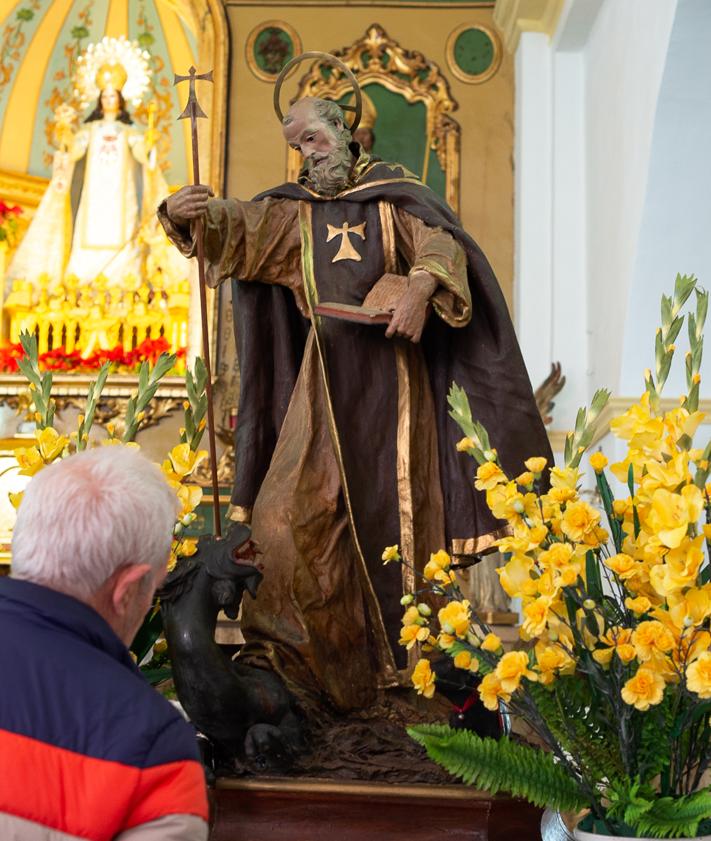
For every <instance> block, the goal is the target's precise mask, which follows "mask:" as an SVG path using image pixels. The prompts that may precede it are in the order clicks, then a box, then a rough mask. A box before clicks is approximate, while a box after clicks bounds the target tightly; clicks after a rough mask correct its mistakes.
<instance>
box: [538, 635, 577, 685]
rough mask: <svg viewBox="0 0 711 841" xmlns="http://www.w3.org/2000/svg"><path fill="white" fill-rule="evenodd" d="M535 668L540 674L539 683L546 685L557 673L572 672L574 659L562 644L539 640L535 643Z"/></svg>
mask: <svg viewBox="0 0 711 841" xmlns="http://www.w3.org/2000/svg"><path fill="white" fill-rule="evenodd" d="M535 668H536V670H537V671H538V672H539V674H540V677H539V681H540V683H542V684H543V685H544V686H548V685H549V684H551V683H553V681H554V680H555V678H556V677H557V676H558V675H559V674H572V673H573V672H574V671H575V660H573V658H572V657H571V656H570V654H568V652H567V651H566V650H565V649H564V648H563V647H562V646H560V645H547V644H545V643H542V642H539V643H538V644H537V645H536V666H535Z"/></svg>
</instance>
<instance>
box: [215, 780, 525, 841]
mask: <svg viewBox="0 0 711 841" xmlns="http://www.w3.org/2000/svg"><path fill="white" fill-rule="evenodd" d="M211 794H212V798H213V813H214V814H213V826H212V832H211V835H210V841H254V839H259V838H263V839H269V841H334V839H337V841H365V840H366V839H367V840H368V841H432V839H434V838H437V839H442V841H529V839H530V841H534V839H540V837H541V834H540V824H541V810H539V809H537V808H535V807H534V806H531V805H529V804H528V803H526V802H524V801H521V800H513V799H511V798H508V797H491V796H490V795H488V794H486V793H485V792H481V791H476V790H474V789H471V788H468V787H465V786H423V785H416V786H408V785H387V784H381V783H350V782H337V781H317V780H309V781H304V780H301V781H295V780H286V779H283V780H281V779H270V780H265V779H261V780H255V779H250V780H236V779H220V780H218V782H217V787H216V788H215V790H214V791H212V792H211Z"/></svg>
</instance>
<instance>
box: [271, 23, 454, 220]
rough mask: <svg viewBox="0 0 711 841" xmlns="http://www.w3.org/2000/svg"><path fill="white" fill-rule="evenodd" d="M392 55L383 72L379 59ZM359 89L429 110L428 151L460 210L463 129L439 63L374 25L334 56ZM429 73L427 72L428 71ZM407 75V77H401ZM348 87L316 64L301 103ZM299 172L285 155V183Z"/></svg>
mask: <svg viewBox="0 0 711 841" xmlns="http://www.w3.org/2000/svg"><path fill="white" fill-rule="evenodd" d="M383 54H385V55H386V56H388V59H389V60H388V62H387V65H388V66H387V67H383V64H382V62H381V56H383ZM333 55H335V56H336V57H337V58H339V59H340V60H341V61H342V62H343V63H344V64H345V65H346V66H347V67H348V68H349V69H350V70H352V71H353V73H354V74H355V76H356V78H357V79H358V82H359V83H360V84H361V85H367V84H368V83H370V82H376V83H378V84H380V85H382V86H383V87H384V88H387V89H388V90H389V91H392V92H393V93H398V94H400V95H401V96H403V97H404V98H405V100H406V101H407V102H422V103H423V104H424V105H425V108H426V111H427V134H428V138H429V141H428V146H429V148H431V149H432V148H433V149H434V150H435V152H436V153H437V158H438V160H439V162H440V165H441V166H442V169H443V170H444V174H445V185H446V188H445V189H446V195H445V198H446V199H447V202H448V203H449V204H450V206H451V207H452V208H453V209H454V210H455V211H457V212H458V211H459V168H460V133H461V130H460V126H459V123H457V122H456V120H454V119H453V118H452V117H451V116H450V113H451V112H452V111H456V110H457V108H458V107H459V106H458V104H457V102H455V100H454V99H453V98H452V96H451V93H450V90H449V82H448V81H447V78H446V77H445V76H444V75H443V74H442V72H441V70H440V68H439V67H438V65H437V64H435V63H434V62H433V61H430V60H429V59H427V58H425V56H424V55H423V54H422V53H420V52H416V51H415V50H406V49H404V48H403V47H401V46H400V44H398V43H397V41H395V40H393V39H392V38H390V37H389V36H388V34H387V33H386V32H385V30H384V29H383V27H382V26H380V25H379V24H377V23H373V24H371V25H370V26H369V27H368V29H367V30H366V32H365V34H364V36H363V37H362V38H360V39H358V40H357V41H354V42H353V44H351V45H350V46H348V47H345V48H343V49H341V50H337V51H335V52H333ZM425 71H426V72H425ZM403 76H404V77H405V78H403ZM349 88H350V83H349V82H348V80H347V79H346V78H345V76H343V75H341V76H339V77H338V78H336V79H335V80H334V81H333V82H328V81H326V80H324V78H323V76H322V75H321V73H320V72H319V64H318V62H315V63H314V65H313V66H312V67H311V69H310V70H309V72H308V73H307V74H306V75H305V76H304V77H303V78H302V79H301V80H300V82H299V87H298V92H297V95H296V98H297V99H300V98H301V97H304V96H315V97H319V96H320V97H328V98H330V99H338V98H339V97H340V96H342V95H343V94H344V93H345V92H346V91H347V90H348V89H349ZM300 168H301V157H300V155H299V153H298V152H296V151H295V150H293V149H291V148H290V149H289V150H288V152H287V178H288V179H289V180H290V181H295V180H296V178H297V176H298V174H299V170H300Z"/></svg>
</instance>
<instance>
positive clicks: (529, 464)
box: [524, 456, 548, 475]
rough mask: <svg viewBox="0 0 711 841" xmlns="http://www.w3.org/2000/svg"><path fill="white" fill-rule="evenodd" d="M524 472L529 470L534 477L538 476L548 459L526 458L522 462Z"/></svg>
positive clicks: (540, 457)
mask: <svg viewBox="0 0 711 841" xmlns="http://www.w3.org/2000/svg"><path fill="white" fill-rule="evenodd" d="M524 464H525V466H526V470H530V471H531V473H533V474H534V475H540V474H541V473H543V471H544V470H545V468H546V465H547V464H548V459H546V458H543V457H542V456H535V457H534V458H527V459H526V461H525V462H524Z"/></svg>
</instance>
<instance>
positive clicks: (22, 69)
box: [0, 0, 233, 401]
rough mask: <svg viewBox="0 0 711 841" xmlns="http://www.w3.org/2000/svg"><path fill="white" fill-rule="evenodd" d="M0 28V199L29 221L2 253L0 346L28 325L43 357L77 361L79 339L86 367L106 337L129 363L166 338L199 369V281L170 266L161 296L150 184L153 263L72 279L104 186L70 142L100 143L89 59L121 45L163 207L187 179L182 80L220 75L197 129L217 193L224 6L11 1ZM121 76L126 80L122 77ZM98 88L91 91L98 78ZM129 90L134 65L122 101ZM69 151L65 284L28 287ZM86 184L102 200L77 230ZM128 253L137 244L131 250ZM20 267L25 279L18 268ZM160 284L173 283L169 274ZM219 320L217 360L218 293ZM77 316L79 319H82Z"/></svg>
mask: <svg viewBox="0 0 711 841" xmlns="http://www.w3.org/2000/svg"><path fill="white" fill-rule="evenodd" d="M0 20H2V21H3V22H4V24H3V29H2V36H0V39H1V42H0V199H2V201H3V202H5V203H6V204H7V205H17V206H18V208H19V209H21V211H22V213H21V215H20V216H19V217H18V219H17V229H16V236H14V237H13V238H12V240H8V241H7V242H4V243H3V244H2V246H0V251H1V253H0V258H2V260H1V262H2V263H3V264H4V265H3V266H2V268H3V269H4V270H5V272H7V278H6V281H5V283H4V287H5V288H4V294H3V303H4V312H3V318H2V334H3V335H2V340H3V342H4V343H5V345H7V344H8V343H9V342H10V343H12V342H16V341H17V338H18V333H19V330H20V329H22V328H25V329H29V330H30V331H32V332H36V333H37V335H38V339H39V343H40V351H43V350H44V351H52V350H60V351H61V350H66V351H68V352H71V351H72V350H73V347H70V345H73V344H74V342H75V341H76V343H77V350H78V351H81V352H82V357H85V356H86V357H88V356H89V354H90V353H91V351H92V350H93V349H95V348H96V347H98V343H100V342H103V344H104V345H106V342H107V341H109V340H110V341H111V342H112V343H113V342H115V341H116V340H118V341H119V344H122V345H123V350H124V351H127V352H128V351H131V349H132V347H135V346H136V345H137V344H139V343H140V342H141V341H142V340H145V339H149V338H157V337H158V336H160V337H161V338H164V339H165V340H166V342H167V343H168V344H169V345H170V348H171V350H173V351H175V350H178V349H182V352H183V353H184V358H187V359H188V360H189V359H191V358H192V357H193V356H194V355H195V354H196V353H198V352H199V348H200V342H201V335H200V327H199V317H198V315H199V314H198V310H197V306H196V304H197V294H196V279H195V274H196V273H195V271H194V267H191V266H190V264H188V263H186V262H185V261H182V263H183V264H184V265H185V267H186V268H185V269H183V268H182V266H181V263H180V261H181V260H182V258H178V259H177V260H176V256H178V255H177V252H176V255H175V256H172V258H171V259H172V264H173V265H174V266H177V271H178V272H180V274H181V280H180V282H178V279H177V276H176V278H174V279H173V281H174V282H172V285H169V284H168V283H167V282H164V283H162V284H161V283H160V282H159V283H158V285H157V286H156V283H155V278H156V277H157V275H156V272H155V266H156V265H157V263H158V261H159V259H160V258H159V257H157V255H158V254H159V253H160V252H161V250H162V251H163V252H164V251H165V249H166V248H170V249H172V246H168V244H167V241H161V242H157V239H158V238H159V235H160V231H159V230H158V229H157V228H156V227H155V226H154V227H153V228H152V229H151V227H150V226H151V218H152V217H153V210H152V208H153V205H152V203H151V202H147V201H146V200H145V199H146V195H149V196H150V195H151V194H150V193H149V187H148V182H146V180H145V176H144V177H143V178H142V179H138V182H137V191H138V196H137V199H138V202H139V205H140V203H141V200H142V198H141V194H142V193H143V208H142V209H141V210H140V211H139V212H140V213H141V214H142V216H141V219H140V228H139V230H138V233H137V234H136V239H137V240H138V242H137V246H136V247H137V248H142V249H143V251H142V253H143V254H144V257H143V258H142V260H141V262H140V269H139V270H138V271H136V272H135V273H133V274H130V275H127V276H126V277H123V276H120V277H118V278H115V279H112V278H111V276H110V272H109V270H107V271H106V274H107V275H109V278H108V280H107V278H106V277H105V276H104V271H103V269H102V271H101V272H100V273H99V275H98V276H97V277H96V278H91V279H89V278H85V277H83V276H81V273H79V274H80V277H79V278H78V279H77V278H76V276H75V274H74V272H73V265H74V254H75V252H76V248H77V240H78V237H77V236H75V237H74V239H73V240H72V237H71V231H72V228H74V231H75V233H76V232H79V233H81V228H80V225H82V224H83V225H86V224H87V221H85V220H88V223H89V224H91V225H93V228H96V227H97V224H96V219H95V218H94V217H95V216H97V215H99V216H100V214H101V211H102V207H101V205H102V202H101V200H100V195H101V190H100V185H95V184H91V185H89V166H90V160H91V148H92V147H91V143H92V142H93V141H92V140H90V141H89V143H90V145H89V152H87V153H86V154H85V155H83V156H82V154H81V151H82V150H81V149H80V150H79V152H78V153H77V152H76V151H75V149H74V148H73V146H74V147H76V145H77V144H76V141H75V138H79V139H81V138H82V137H85V136H86V135H87V134H89V136H90V137H93V136H94V135H93V134H91V133H90V129H91V130H92V131H93V127H94V126H95V125H96V123H87V122H86V119H87V115H88V114H90V112H91V110H92V108H94V107H95V106H94V103H95V101H96V100H95V99H93V100H92V101H91V102H85V101H82V91H83V89H82V85H81V78H80V77H81V72H80V71H81V66H82V62H83V61H84V62H87V61H91V51H92V50H97V51H100V50H101V49H102V44H103V43H104V41H102V39H109V41H110V42H112V43H114V44H117V43H118V42H120V41H121V40H122V39H126V41H127V42H128V43H130V44H131V46H132V51H133V52H132V53H131V50H128V49H126V50H124V53H122V54H121V55H123V56H124V57H123V58H121V56H119V59H118V61H119V63H120V62H121V61H123V63H124V64H126V59H127V60H128V61H129V62H130V61H133V62H134V63H135V61H136V60H138V59H137V56H139V57H140V60H141V61H143V62H144V65H145V71H146V73H145V75H146V84H145V85H144V90H143V93H142V94H141V96H139V97H136V98H133V99H131V98H130V97H129V96H128V95H127V96H126V97H125V99H126V106H125V108H126V111H127V113H128V116H129V117H130V120H131V124H130V131H131V137H130V138H129V143H133V144H135V142H138V146H139V147H140V153H139V152H138V151H136V149H137V147H136V146H135V145H132V146H131V151H132V153H133V156H134V157H136V158H137V160H138V162H139V164H140V163H141V161H143V171H144V172H146V165H147V161H149V166H150V167H151V168H152V169H153V171H154V172H155V173H156V179H157V182H158V183H159V184H161V185H163V186H162V188H161V190H162V193H160V194H159V193H156V198H157V199H159V198H160V195H164V194H165V191H166V190H168V189H173V188H175V187H177V186H180V185H182V184H184V183H187V181H188V180H189V176H188V173H189V172H190V145H189V125H188V124H187V123H186V122H185V121H183V122H176V117H177V115H178V114H179V113H180V111H181V110H182V108H183V107H184V105H185V101H186V98H187V91H184V90H181V89H178V88H175V87H174V86H173V75H174V73H176V72H177V73H185V72H186V71H187V68H188V67H189V66H190V65H193V64H194V65H195V66H197V67H198V68H199V69H203V68H204V69H213V74H214V84H213V85H210V86H205V89H204V90H201V92H200V95H201V101H202V103H203V105H204V107H205V110H206V111H207V112H208V113H209V115H210V120H209V121H201V123H200V126H199V128H200V141H201V171H202V172H203V174H204V177H205V178H206V179H208V180H209V182H210V183H211V184H212V185H213V187H214V188H215V192H216V194H218V195H219V194H220V193H221V192H222V183H223V177H224V157H225V142H224V138H225V123H226V114H227V80H228V32H227V22H226V18H225V14H224V8H223V5H222V3H221V2H219V0H178V2H173V1H172V0H155V2H153V0H128V2H126V0H121V1H120V0H75V2H71V0H54V1H53V2H50V0H20V2H16V1H15V2H8V0H6V1H5V2H0ZM108 60H110V61H111V62H112V65H111V66H114V64H113V63H114V62H116V61H117V59H114V58H111V59H107V60H105V61H108ZM95 63H96V64H97V65H98V64H100V63H101V62H98V61H95ZM134 75H135V73H134ZM119 76H120V77H121V80H123V76H122V74H121V72H119ZM89 81H90V82H93V74H92V79H90V80H89ZM130 84H131V71H130V68H129V73H128V83H127V87H125V88H124V89H123V90H124V93H125V92H127V91H128V88H129V87H130ZM85 87H86V85H85ZM89 87H91V85H89ZM119 89H120V90H121V88H120V87H119ZM94 96H95V94H94ZM67 115H68V116H67ZM117 125H118V124H117ZM119 128H120V126H119ZM67 133H68V135H69V141H67V139H66V138H67ZM85 142H86V141H85ZM72 143H73V146H72ZM67 149H68V150H69V151H68V152H66V150H67ZM100 152H101V150H99V153H100ZM63 154H66V156H67V157H68V158H69V159H70V163H69V165H68V166H67V172H68V176H67V177H68V180H69V181H71V185H67V190H66V192H67V200H66V209H65V211H64V212H65V213H66V214H67V225H68V229H69V231H70V235H68V236H65V237H64V238H62V237H56V240H57V241H58V242H60V243H61V249H60V250H61V251H62V252H63V253H60V254H57V261H56V265H59V266H64V270H63V272H64V276H62V271H61V270H60V271H57V272H54V273H53V274H52V275H48V274H40V275H39V276H35V277H29V274H30V272H29V271H28V272H27V275H28V276H27V277H25V276H24V275H23V272H22V269H23V268H24V267H25V266H24V264H23V263H22V261H18V252H19V250H20V249H22V246H23V239H24V238H25V237H28V238H29V237H30V234H31V232H32V225H33V222H35V223H36V222H37V221H38V220H37V218H36V216H37V214H38V213H40V212H42V205H41V202H42V200H43V197H44V196H45V195H46V194H47V192H48V188H50V187H51V188H52V189H56V188H57V186H58V185H59V187H60V188H61V187H64V186H65V185H63V184H62V183H61V177H60V176H61V172H60V173H59V175H58V170H59V164H58V160H59V163H60V164H61V163H63V162H62V160H61V156H62V155H63ZM142 156H143V157H142ZM89 186H91V187H92V189H93V190H94V192H95V193H96V195H97V199H98V200H97V201H95V202H94V204H93V205H91V206H89V204H87V207H86V208H84V209H85V211H88V215H87V213H85V214H84V217H83V218H82V219H80V214H81V211H82V203H83V202H84V197H85V193H88V191H89ZM45 204H46V202H45ZM77 208H78V210H77ZM45 213H46V211H45ZM52 218H56V214H55V217H52ZM38 227H39V228H41V226H40V225H37V224H36V225H35V228H38ZM54 227H55V228H56V225H55V226H54ZM28 230H29V232H30V233H28ZM151 237H153V238H154V241H151V239H150V238H151ZM105 239H106V241H113V240H116V241H118V240H119V239H121V236H119V234H118V233H117V232H115V231H114V232H108V231H107V232H106V237H105ZM52 241H54V240H52ZM127 243H128V240H127V242H125V243H122V245H124V246H125V245H126V244H127ZM128 244H129V246H130V245H131V243H128ZM8 246H9V247H8ZM48 247H51V246H48ZM26 250H27V249H26ZM70 251H71V253H70ZM18 262H19V263H20V264H21V267H20V269H17V268H16V266H17V264H18ZM134 265H139V264H138V263H134ZM109 267H111V261H110V260H109ZM183 271H184V277H183V275H182V273H183ZM163 277H164V278H165V277H167V275H166V274H165V273H163ZM210 309H211V314H212V315H211V319H210V320H211V324H210V327H211V337H210V338H211V345H212V348H213V357H215V356H219V353H220V351H221V350H222V351H224V350H225V349H224V348H222V347H221V342H220V333H221V330H220V324H219V301H218V296H217V295H215V294H211V295H210ZM117 312H118V313H119V316H118V318H117V315H116V314H117ZM73 313H74V315H73ZM76 314H83V315H82V317H81V318H77V315H76ZM72 319H73V320H72ZM92 319H93V321H92ZM94 321H95V322H96V324H94ZM109 323H111V324H112V325H113V327H110V326H109ZM75 324H76V327H75ZM102 331H103V332H102ZM114 334H115V335H114ZM229 355H230V354H229V353H228V356H229ZM231 355H232V356H233V354H231ZM181 364H184V363H181ZM179 367H180V366H179ZM89 378H90V375H89V374H87V373H86V372H78V371H77V372H75V371H73V370H71V371H67V372H66V373H61V372H60V373H58V374H57V376H56V377H55V382H56V393H57V394H58V395H60V396H61V395H64V396H66V397H72V396H74V395H80V394H81V393H82V392H83V391H84V390H85V387H86V383H87V381H88V379H89ZM133 382H134V380H133V377H132V376H131V374H130V373H126V374H122V375H116V376H113V377H112V378H111V380H110V382H109V386H108V387H107V389H106V394H107V395H108V396H110V397H116V398H119V397H121V396H124V395H126V394H128V393H130V391H131V389H132V388H133ZM20 388H21V383H20V382H19V381H16V378H15V377H14V376H13V375H12V374H8V373H6V372H4V373H2V374H0V389H1V390H2V392H4V394H5V395H7V396H12V395H13V394H14V393H16V392H17V391H18V390H19V389H20ZM182 392H183V387H182V377H181V376H180V375H179V369H178V370H177V371H176V376H175V377H169V378H168V379H167V380H166V382H165V385H164V387H162V389H161V392H160V393H161V395H162V396H163V397H164V398H166V399H167V398H173V400H174V401H177V400H178V398H179V397H180V395H181V394H182Z"/></svg>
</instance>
